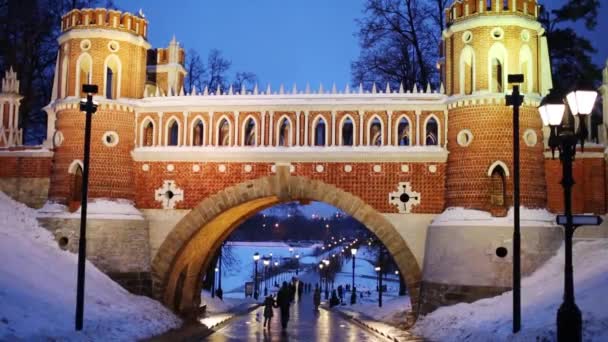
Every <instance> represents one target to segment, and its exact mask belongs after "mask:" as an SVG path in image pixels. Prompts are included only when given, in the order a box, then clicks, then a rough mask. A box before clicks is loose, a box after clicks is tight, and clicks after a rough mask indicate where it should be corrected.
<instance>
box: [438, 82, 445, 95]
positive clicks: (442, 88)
mask: <svg viewBox="0 0 608 342" xmlns="http://www.w3.org/2000/svg"><path fill="white" fill-rule="evenodd" d="M439 94H445V87H444V86H443V82H441V86H440V87H439Z"/></svg>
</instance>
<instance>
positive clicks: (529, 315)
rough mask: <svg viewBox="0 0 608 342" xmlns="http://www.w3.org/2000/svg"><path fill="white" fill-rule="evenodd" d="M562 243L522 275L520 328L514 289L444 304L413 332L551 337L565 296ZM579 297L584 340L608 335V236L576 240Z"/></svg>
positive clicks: (441, 336) (448, 336)
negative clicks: (514, 311)
mask: <svg viewBox="0 0 608 342" xmlns="http://www.w3.org/2000/svg"><path fill="white" fill-rule="evenodd" d="M563 277H564V248H563V247H562V248H561V249H560V251H559V252H558V254H557V255H556V256H555V257H553V258H552V259H550V260H549V261H548V262H547V263H546V264H545V265H544V266H543V267H541V268H540V269H539V270H538V271H536V272H535V273H534V274H532V275H531V276H530V277H527V278H524V279H523V281H522V331H521V332H520V333H519V334H517V335H515V336H514V335H513V334H512V333H511V327H512V320H511V319H512V304H511V303H512V292H506V293H504V294H503V295H501V296H497V297H494V298H489V299H483V300H479V301H477V302H475V303H472V304H457V305H453V306H449V307H444V308H440V309H438V310H436V311H434V312H432V313H431V314H429V315H427V316H426V317H424V318H421V319H419V321H418V322H417V323H416V327H415V333H416V334H419V335H423V336H424V337H426V338H428V339H430V340H432V341H491V340H498V341H505V340H509V341H535V340H541V341H545V340H547V341H553V340H555V339H556V323H555V319H556V314H557V309H558V307H559V306H560V304H561V302H562V295H563V282H564V280H563V279H564V278H563ZM574 286H575V296H576V303H577V305H578V307H579V309H580V310H581V312H582V314H583V326H584V333H583V334H584V335H583V339H584V340H585V341H608V309H607V308H608V296H607V295H606V294H607V293H608V292H607V291H608V240H599V241H594V242H578V243H577V244H575V246H574Z"/></svg>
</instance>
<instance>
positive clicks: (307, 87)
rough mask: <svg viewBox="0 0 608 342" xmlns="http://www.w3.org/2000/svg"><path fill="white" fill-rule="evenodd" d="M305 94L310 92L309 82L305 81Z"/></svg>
mask: <svg viewBox="0 0 608 342" xmlns="http://www.w3.org/2000/svg"><path fill="white" fill-rule="evenodd" d="M304 93H306V94H310V83H308V82H306V90H305V91H304Z"/></svg>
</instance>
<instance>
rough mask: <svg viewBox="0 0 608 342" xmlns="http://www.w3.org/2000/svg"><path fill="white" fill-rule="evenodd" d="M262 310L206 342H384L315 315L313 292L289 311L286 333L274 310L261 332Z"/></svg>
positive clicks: (330, 315) (341, 321)
mask: <svg viewBox="0 0 608 342" xmlns="http://www.w3.org/2000/svg"><path fill="white" fill-rule="evenodd" d="M263 310H264V309H263V308H259V309H257V310H254V311H252V312H251V313H249V314H247V315H244V316H242V317H239V318H235V320H233V321H231V322H230V323H229V324H228V325H226V326H224V327H223V328H221V329H219V330H218V331H216V332H215V333H213V334H211V335H210V336H208V337H207V338H206V339H205V341H213V342H223V341H269V342H270V341H340V342H351V341H352V342H359V341H361V342H363V341H385V340H384V339H381V338H379V337H377V336H376V335H374V334H372V333H370V332H368V331H367V330H365V329H363V328H361V327H359V326H357V325H355V324H353V323H351V322H348V321H346V320H345V319H344V318H342V317H340V315H338V314H336V313H332V312H329V311H326V310H323V309H319V310H318V311H315V309H314V306H313V302H312V292H310V293H304V294H303V295H302V300H301V301H299V302H298V301H297V297H296V302H294V303H293V304H292V305H291V308H290V319H289V324H288V325H287V329H286V330H285V331H282V329H281V317H280V313H279V309H278V308H277V309H274V310H275V311H274V317H273V319H272V324H271V327H270V329H268V328H266V329H265V328H264V327H263V326H262V323H263V321H264V316H263Z"/></svg>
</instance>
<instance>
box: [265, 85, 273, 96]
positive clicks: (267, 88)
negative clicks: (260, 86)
mask: <svg viewBox="0 0 608 342" xmlns="http://www.w3.org/2000/svg"><path fill="white" fill-rule="evenodd" d="M271 94H272V92H271V89H270V83H268V85H267V86H266V95H271Z"/></svg>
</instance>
